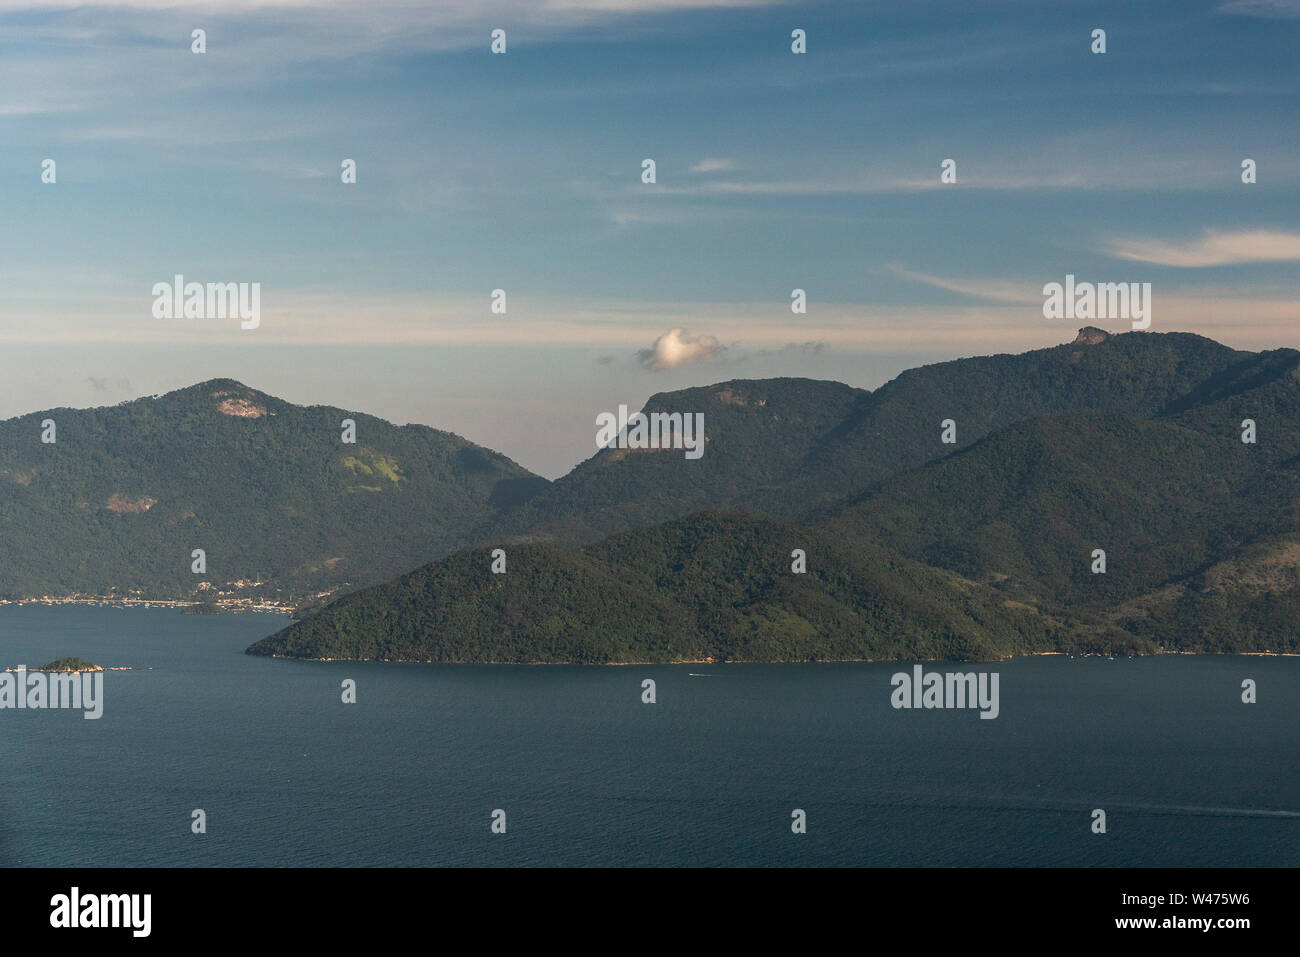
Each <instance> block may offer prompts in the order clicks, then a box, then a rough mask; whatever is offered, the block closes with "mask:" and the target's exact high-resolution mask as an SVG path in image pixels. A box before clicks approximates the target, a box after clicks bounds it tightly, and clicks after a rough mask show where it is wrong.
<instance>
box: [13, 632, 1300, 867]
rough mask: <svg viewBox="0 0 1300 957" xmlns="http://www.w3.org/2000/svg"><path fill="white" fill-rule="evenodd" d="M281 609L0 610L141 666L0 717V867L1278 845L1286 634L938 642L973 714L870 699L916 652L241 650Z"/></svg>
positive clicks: (784, 859) (897, 855)
mask: <svg viewBox="0 0 1300 957" xmlns="http://www.w3.org/2000/svg"><path fill="white" fill-rule="evenodd" d="M284 623H285V619H283V618H279V617H276V616H271V615H252V614H241V615H222V616H215V617H199V616H188V615H181V614H180V613H178V612H176V611H172V610H161V609H150V610H120V609H107V608H89V607H77V606H61V607H36V606H25V607H16V606H7V607H0V667H13V666H15V665H17V664H26V665H28V666H30V667H35V666H38V665H42V664H44V663H46V662H47V661H50V660H53V659H55V658H58V657H63V656H69V655H76V656H80V657H83V658H87V659H89V660H91V661H94V662H96V663H98V664H101V665H105V666H114V665H129V666H132V667H133V668H134V669H135V670H133V671H115V672H109V673H107V674H106V675H105V676H104V697H105V703H104V714H103V717H102V718H100V719H99V720H97V721H87V720H85V719H83V717H82V716H81V712H73V711H63V712H60V711H48V710H47V711H14V710H3V711H0V864H4V865H22V866H37V865H58V866H64V865H67V866H73V865H76V866H81V865H85V866H150V865H192V866H207V865H237V866H238V865H259V866H277V865H323V866H333V865H348V866H355V865H363V866H364V865H501V866H503V865H695V866H714V865H883V866H891V865H1143V866H1166V865H1169V866H1173V865H1208V866H1215V865H1225V866H1235V865H1253V866H1261V865H1262V866H1290V867H1295V866H1297V865H1300V659H1297V658H1260V657H1173V656H1170V657H1162V658H1158V659H1137V660H1127V659H1118V660H1114V661H1110V660H1106V659H1104V658H1100V659H1099V658H1090V659H1075V660H1071V659H1068V658H1064V657H1042V658H1034V659H1027V660H1018V661H1009V662H1001V663H999V664H981V665H963V666H960V669H961V670H992V671H997V672H998V673H999V674H1000V676H1001V678H1000V692H1001V701H1000V705H1001V714H1000V716H999V717H998V718H997V719H996V720H980V719H979V718H978V713H977V712H976V711H973V710H970V711H956V710H951V711H938V710H931V711H919V710H914V711H904V710H895V709H893V708H892V707H891V706H890V703H889V699H890V692H891V690H892V689H891V687H890V681H889V679H890V676H891V675H892V674H893V673H894V672H896V671H899V670H909V671H910V664H909V665H906V666H897V665H885V664H880V665H876V664H861V665H834V664H817V665H707V666H706V665H689V666H633V667H512V666H469V665H462V666H445V665H398V664H351V663H324V662H296V661H277V660H268V659H264V658H252V657H249V656H247V655H245V654H244V653H243V652H244V649H245V648H246V647H247V646H248V645H249V644H250V643H252V642H253V641H255V640H256V639H258V638H261V637H263V636H264V635H267V634H269V633H271V632H272V631H274V630H276V629H278V628H279V627H281V626H282V625H283V624H284ZM926 667H927V668H931V669H938V670H946V666H944V665H941V664H940V665H935V664H927V665H926ZM954 670H955V669H954ZM692 672H695V673H697V674H698V673H704V674H706V675H707V677H692V676H691V673H692ZM345 678H352V679H354V680H355V681H356V683H357V699H358V700H357V703H356V704H355V705H344V704H342V703H341V701H340V693H341V692H340V683H341V682H342V681H343V680H344V679H345ZM644 678H653V679H655V681H656V682H657V693H658V703H656V704H654V705H646V704H642V703H641V682H642V680H643V679H644ZM1244 678H1252V679H1254V680H1255V681H1256V683H1257V685H1258V689H1259V691H1258V695H1259V702H1258V703H1257V704H1253V705H1245V704H1242V703H1241V682H1242V680H1243V679H1244ZM195 808H202V809H203V810H204V811H205V812H206V813H207V826H208V830H207V833H206V834H204V835H195V834H192V833H191V832H190V820H191V817H190V814H191V811H192V810H193V809H195ZM497 808H500V809H503V810H505V812H506V823H507V832H506V834H504V835H495V834H492V833H491V831H490V827H489V825H490V823H491V814H492V812H493V810H494V809H497ZM795 808H801V809H803V810H805V811H806V813H807V821H808V831H807V834H803V835H795V834H792V833H791V829H790V821H791V811H792V810H793V809H795ZM1093 808H1103V809H1104V810H1105V811H1106V815H1107V831H1108V832H1107V833H1106V834H1104V835H1095V834H1092V833H1091V832H1090V829H1089V825H1090V821H1091V812H1092V809H1093Z"/></svg>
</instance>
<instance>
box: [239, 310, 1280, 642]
mask: <svg viewBox="0 0 1300 957" xmlns="http://www.w3.org/2000/svg"><path fill="white" fill-rule="evenodd" d="M1010 360H1015V361H1010ZM1298 368H1300V353H1296V352H1295V351H1293V350H1277V351H1274V352H1270V353H1260V354H1250V353H1239V352H1234V351H1232V350H1228V349H1225V348H1223V347H1222V346H1219V345H1217V344H1216V343H1212V342H1210V341H1209V340H1205V339H1202V338H1200V337H1196V336H1185V335H1164V336H1161V335H1151V336H1140V335H1125V336H1118V337H1107V336H1104V335H1099V334H1096V333H1095V332H1088V331H1086V330H1085V332H1084V333H1083V334H1081V336H1080V339H1079V340H1078V341H1077V342H1075V343H1072V344H1070V345H1069V346H1066V347H1062V348H1060V349H1056V350H1042V351H1040V352H1039V353H1029V354H1027V355H1026V356H1022V357H992V359H991V360H963V361H962V362H958V363H950V364H946V368H945V367H928V368H927V369H924V370H917V371H916V372H915V373H914V374H909V375H908V376H904V377H900V379H899V380H896V382H895V383H891V385H889V386H886V387H884V388H883V389H881V390H878V391H877V392H876V393H870V394H867V393H857V394H843V393H841V394H838V395H836V394H833V393H832V395H835V396H836V397H837V398H838V399H839V402H838V404H830V405H828V406H827V407H826V409H825V414H824V415H823V417H822V418H821V419H817V420H811V419H805V421H811V422H814V423H815V430H813V431H810V432H809V433H808V434H806V435H804V436H803V437H802V438H794V437H791V444H790V445H789V446H784V447H777V448H774V450H773V455H772V456H771V457H770V458H769V459H768V460H767V461H766V462H765V463H764V464H763V465H762V466H759V465H758V464H757V460H758V456H759V455H760V454H761V451H762V449H763V448H765V447H766V442H765V441H759V440H758V439H757V438H756V436H764V437H765V439H767V440H769V441H770V440H771V439H773V438H776V437H780V436H783V435H784V433H783V432H782V431H781V430H782V426H783V423H784V422H786V421H788V420H789V418H790V417H791V415H792V412H793V411H794V410H796V409H798V407H799V390H800V388H801V383H799V382H798V380H779V381H780V383H781V386H782V387H783V388H785V389H789V390H792V391H785V392H784V393H783V394H782V396H781V399H780V401H779V403H776V409H777V415H778V418H777V419H775V420H773V421H770V422H769V421H768V419H767V418H766V416H768V415H769V414H770V409H769V406H770V405H773V403H772V402H771V400H770V398H769V396H768V395H766V394H765V393H764V389H766V388H767V387H768V385H769V384H768V383H727V384H726V385H725V391H726V393H727V394H728V399H727V402H728V404H729V406H735V407H738V409H739V410H743V412H744V414H745V415H748V416H750V418H748V419H745V418H742V417H740V416H739V415H733V416H731V417H730V418H726V417H723V416H718V417H717V419H718V431H717V433H715V434H712V435H711V436H710V446H709V453H706V456H705V458H706V459H707V458H708V454H711V453H712V451H713V448H714V445H713V443H721V442H723V441H726V442H728V443H729V444H728V448H729V450H730V451H731V455H730V457H729V459H727V460H725V461H723V462H722V464H723V465H725V466H726V468H725V469H723V470H721V471H720V472H719V473H718V474H717V476H716V477H715V479H713V480H711V481H710V482H709V483H705V485H704V486H700V487H697V486H692V485H690V484H689V483H688V480H687V479H685V478H683V477H682V476H683V475H685V474H688V473H689V469H690V468H691V466H692V465H694V464H698V463H689V462H683V461H681V460H680V459H669V458H664V459H662V460H655V459H653V458H652V456H653V455H656V454H661V453H639V454H642V455H645V456H646V458H645V459H643V460H639V461H631V456H630V455H624V456H620V457H616V458H614V459H613V460H612V461H611V462H609V463H606V464H604V465H600V466H598V465H597V464H596V463H597V462H599V460H600V458H601V456H597V458H596V459H595V460H593V462H591V463H588V465H587V466H586V467H585V468H584V470H583V474H582V475H581V476H580V478H581V481H580V482H579V481H574V482H573V483H571V484H568V485H567V486H566V480H561V481H560V482H557V483H555V485H554V486H552V487H551V488H549V489H547V490H546V491H545V492H544V493H543V494H542V495H539V496H538V497H537V498H536V499H534V500H532V501H530V502H529V503H527V504H526V505H525V506H524V507H523V509H521V510H516V511H515V512H513V513H511V516H510V517H513V516H518V515H520V514H523V513H525V512H530V513H531V514H532V515H534V516H536V515H537V514H539V513H542V512H544V511H546V510H547V509H553V508H554V507H555V506H556V503H561V504H563V505H565V507H571V508H573V509H574V510H575V511H576V510H577V506H578V505H579V504H580V502H581V501H582V500H583V495H585V494H586V493H582V494H579V492H580V490H581V489H584V488H586V487H588V486H591V487H593V488H601V487H602V486H601V484H600V481H599V480H600V479H601V478H602V477H609V478H610V479H611V480H612V481H613V482H614V485H613V486H612V487H611V488H612V490H611V488H604V492H603V494H604V495H605V496H606V497H605V498H599V497H597V496H595V495H594V494H593V499H592V500H593V502H594V503H595V504H596V505H597V507H596V508H595V509H594V513H595V514H598V515H604V516H605V519H602V523H603V524H617V523H618V522H619V521H620V520H623V521H627V522H628V523H631V524H638V523H641V522H645V521H649V520H650V519H651V518H652V516H653V514H655V509H659V510H660V511H665V512H666V511H671V509H672V508H673V507H681V508H687V507H689V504H690V503H692V502H696V501H700V500H702V499H703V500H709V499H713V498H719V497H721V498H723V499H725V500H726V501H728V502H729V503H735V505H734V506H733V507H736V508H741V509H745V508H753V509H754V510H756V511H774V510H784V511H785V512H787V513H789V514H793V515H798V516H800V517H802V518H804V521H802V522H800V523H799V524H795V523H793V522H789V521H785V520H776V519H770V518H766V517H757V516H753V515H750V516H746V517H741V516H737V515H720V514H717V513H701V514H694V515H691V516H689V517H686V518H681V519H675V520H673V521H670V522H667V523H665V524H660V525H656V526H653V527H646V528H640V529H637V530H634V531H631V532H625V533H622V534H617V535H614V536H613V537H610V538H607V539H605V540H603V541H601V542H599V543H597V544H591V545H588V546H586V547H584V548H582V549H580V550H571V549H567V548H562V547H553V546H548V547H536V546H529V547H527V548H526V549H520V548H518V547H514V546H512V547H510V548H509V553H510V555H511V559H510V561H511V564H510V570H509V572H508V574H506V575H499V576H498V575H491V574H489V571H488V565H489V561H488V559H487V557H486V552H471V553H467V554H464V555H459V556H455V557H454V558H452V559H450V560H448V561H446V562H441V563H437V564H435V565H432V566H430V567H428V568H426V569H421V570H419V571H417V572H415V573H413V574H412V575H409V576H406V577H404V578H403V579H401V580H400V581H399V582H396V583H392V584H390V585H386V586H382V587H381V588H378V589H372V590H368V591H366V592H363V593H361V594H359V595H355V596H351V597H349V598H347V599H344V600H343V601H341V602H338V603H336V604H334V605H333V606H330V607H328V608H326V609H324V610H323V611H321V612H320V613H318V614H317V615H314V616H312V617H311V618H308V619H306V620H304V621H302V622H300V623H297V624H295V625H293V626H291V627H290V628H289V629H286V630H285V631H284V632H282V633H280V634H279V635H277V636H273V637H272V638H270V639H267V640H266V641H264V642H262V643H259V645H257V646H255V648H254V650H255V651H256V652H258V653H276V654H286V655H306V656H309V657H380V658H382V657H390V658H410V659H421V660H491V661H498V660H510V661H557V660H576V661H608V660H672V659H679V658H680V659H695V658H703V657H714V658H727V659H732V660H808V659H810V658H823V659H824V658H836V657H843V658H904V657H905V658H916V657H929V656H943V657H962V658H984V657H994V656H997V655H1002V654H1010V653H1016V652H1024V651H1029V650H1068V651H1080V650H1105V651H1107V652H1110V653H1115V652H1129V651H1150V650H1154V649H1156V648H1158V647H1163V648H1167V649H1179V650H1190V651H1247V650H1270V651H1275V650H1298V649H1300V635H1298V634H1297V632H1296V630H1295V627H1294V622H1295V620H1296V619H1295V611H1296V610H1297V607H1298V605H1300V602H1298V598H1300V595H1298V594H1297V591H1296V589H1297V579H1298V577H1300V576H1298V575H1297V571H1296V569H1297V567H1300V560H1297V559H1296V557H1295V556H1296V554H1297V553H1296V547H1295V541H1296V540H1297V537H1300V454H1297V452H1298V450H1300V374H1298V373H1297V369H1298ZM1017 376H1024V377H1025V381H1018V379H1017ZM904 380H910V381H907V382H905V381H904ZM711 388H712V389H713V390H719V389H723V388H724V387H711ZM808 391H809V392H810V394H811V392H812V390H811V389H809V390H808ZM823 394H825V393H823ZM738 397H741V398H743V400H744V401H743V403H742V402H740V401H738ZM764 400H766V401H764ZM665 401H666V400H665ZM688 401H693V402H695V403H696V404H699V403H701V402H708V401H710V392H709V390H705V392H704V393H703V394H698V393H697V394H696V395H694V396H692V397H690V399H689V400H688ZM667 404H668V407H670V408H674V409H683V410H684V408H683V406H682V405H679V404H676V403H675V402H674V403H667ZM1070 406H1073V408H1068V407H1070ZM1062 407H1067V408H1062ZM686 408H689V406H687V407H686ZM846 409H847V410H848V411H847V413H846V414H845V415H844V417H843V418H841V419H840V421H839V423H838V424H836V425H835V426H833V427H831V428H829V429H827V428H826V426H827V425H828V424H829V423H830V422H831V421H832V420H834V419H835V418H836V417H837V416H840V415H841V413H844V412H845V410H846ZM942 418H953V419H956V420H957V424H958V433H959V436H962V435H963V433H964V438H963V439H962V441H959V443H958V444H957V446H956V447H955V448H954V447H953V446H951V445H948V446H945V445H943V443H941V442H940V429H939V422H940V421H941V419H942ZM1246 419H1249V420H1251V422H1253V423H1254V428H1255V431H1256V441H1255V442H1253V443H1244V442H1243V441H1242V433H1243V420H1246ZM930 420H933V422H931V421H930ZM764 430H767V431H764ZM971 433H975V437H972V435H971ZM738 436H743V440H742V439H740V438H738ZM869 439H870V440H871V441H868V440H869ZM832 447H834V449H835V450H836V451H835V455H834V456H830V458H832V459H835V461H836V465H835V468H834V469H832V468H830V467H829V466H828V465H827V464H826V461H821V464H818V462H819V460H824V459H827V457H828V451H827V450H828V449H830V448H832ZM607 454H609V453H601V455H607ZM841 459H842V460H843V461H840V460H841ZM660 462H662V463H664V464H659V463H660ZM882 463H883V464H882ZM909 463H911V464H909ZM601 468H603V469H604V470H605V471H604V472H600V471H598V470H599V469H601ZM702 474H706V473H697V475H702ZM851 474H857V475H859V476H861V477H860V478H858V479H855V480H854V481H853V482H850V481H848V480H847V478H845V480H844V481H843V482H842V483H840V484H838V485H837V484H836V483H837V481H839V479H838V478H837V476H840V477H844V476H849V475H851ZM724 476H727V478H725V479H724ZM650 477H653V480H651V478H650ZM755 477H757V479H756V480H753V481H751V480H750V479H755ZM691 481H694V480H691ZM729 483H730V484H729ZM855 485H856V486H861V487H860V488H859V489H858V490H857V491H856V492H855V493H854V494H852V495H851V496H849V497H847V498H846V499H839V500H836V499H835V497H834V495H835V494H839V493H842V492H844V491H845V490H846V489H849V488H853V487H855ZM683 487H686V488H695V489H696V492H695V493H693V494H694V496H695V497H690V496H687V498H686V499H685V500H684V501H678V500H677V499H676V498H674V497H673V496H674V495H675V494H676V493H678V492H679V490H681V489H682V488H683ZM629 489H633V490H635V493H636V496H638V497H639V498H638V501H639V502H640V506H641V508H640V511H637V512H635V514H623V513H620V512H619V509H620V507H623V506H622V503H624V502H625V501H626V499H627V495H628V491H627V490H629ZM819 490H820V491H819ZM826 490H830V491H826ZM823 492H824V494H823ZM832 492H834V494H832ZM767 495H775V496H776V499H775V500H776V501H777V503H778V505H779V506H780V507H779V508H778V507H777V505H774V504H772V500H768V501H766V502H765V501H764V497H765V496H767ZM565 496H574V498H573V500H572V501H571V502H565V498H564V497H565ZM646 502H649V503H650V504H649V506H647V505H646ZM826 503H832V504H826ZM810 505H811V507H810ZM602 508H603V509H604V511H602ZM810 513H811V516H812V518H811V520H810V519H809V514H810ZM589 514H590V513H589ZM596 524H601V523H592V522H588V523H587V525H586V528H585V530H584V534H588V535H590V534H592V533H594V531H595V525H596ZM556 527H559V526H556V525H552V526H551V528H552V529H554V528H556ZM569 530H570V531H572V528H570V529H569ZM795 548H802V549H804V550H805V551H806V552H807V556H808V573H807V574H806V575H796V574H792V573H791V572H790V569H789V565H790V561H791V558H790V553H791V551H792V550H793V549H795ZM1096 549H1102V550H1104V551H1105V555H1106V568H1105V571H1104V572H1101V573H1098V572H1094V566H1095V561H1096V559H1095V557H1094V550H1096Z"/></svg>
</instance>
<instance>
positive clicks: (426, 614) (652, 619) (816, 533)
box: [249, 512, 1152, 663]
mask: <svg viewBox="0 0 1300 957" xmlns="http://www.w3.org/2000/svg"><path fill="white" fill-rule="evenodd" d="M796 548H800V549H803V550H804V552H805V553H806V555H807V572H806V573H804V574H795V573H794V572H793V571H792V569H791V565H792V560H791V557H790V556H791V552H792V551H793V550H794V549H796ZM491 564H492V561H491V557H490V554H489V552H487V551H480V550H473V551H469V552H463V553H461V554H458V555H456V556H454V557H452V558H449V559H445V560H443V561H440V562H436V563H434V564H432V565H430V566H428V567H426V568H422V569H420V570H418V571H416V572H413V573H411V574H409V575H405V576H402V577H401V578H399V579H398V580H396V581H394V582H390V583H388V584H385V585H381V586H378V587H375V588H370V589H366V590H364V591H362V592H359V593H357V594H353V595H349V596H346V597H344V598H342V599H340V600H339V601H337V602H336V603H334V604H333V605H331V606H330V607H328V608H326V609H325V610H323V611H321V612H318V613H317V614H315V615H312V616H311V617H309V618H307V619H305V620H303V621H301V622H297V623H295V624H293V625H291V626H289V627H288V628H286V629H284V630H283V631H281V632H279V633H277V634H275V635H272V636H271V637H269V638H266V639H264V640H262V641H260V642H258V643H257V644H255V645H254V646H253V647H252V648H250V649H249V652H250V653H251V654H261V655H272V654H274V655H283V656H292V657H308V658H362V659H380V660H404V661H484V662H519V663H523V662H585V663H605V662H622V661H700V660H704V659H707V658H712V659H715V660H725V661H816V660H823V661H825V660H841V659H861V658H917V657H922V658H929V657H961V658H981V659H993V658H998V657H1001V656H1004V655H1009V654H1013V653H1018V652H1026V651H1029V650H1032V649H1035V648H1045V647H1053V648H1056V647H1060V648H1069V649H1072V650H1075V651H1079V652H1085V651H1098V650H1105V649H1114V648H1116V647H1122V648H1125V649H1127V650H1132V651H1137V650H1151V647H1152V646H1151V645H1150V644H1149V643H1148V642H1143V641H1139V640H1133V639H1131V638H1130V637H1129V636H1127V635H1126V634H1124V633H1123V632H1121V631H1120V630H1119V629H1118V628H1115V627H1113V626H1111V625H1108V624H1105V623H1103V622H1100V621H1096V620H1084V619H1080V618H1077V617H1075V616H1071V615H1064V614H1061V613H1059V612H1056V611H1052V610H1042V609H1038V608H1035V607H1032V606H1029V605H1024V604H1020V603H1015V602H1013V603H1007V601H1006V600H1005V599H1004V597H1003V596H1001V595H999V594H998V593H997V592H996V591H995V590H993V589H990V588H988V587H985V586H981V585H979V584H977V583H975V582H971V581H967V580H964V579H962V578H960V577H959V576H956V575H953V574H951V573H948V572H943V571H940V570H937V569H932V568H927V567H925V566H924V565H921V564H919V563H915V562H911V561H908V560H906V559H902V558H899V557H898V556H896V555H892V554H890V553H889V552H888V551H886V550H884V549H882V548H879V547H875V546H867V545H866V543H863V542H857V543H853V544H852V545H850V544H849V543H846V542H844V541H843V540H842V539H841V538H840V537H839V536H837V535H834V534H827V533H826V532H825V531H824V530H814V529H807V528H800V527H798V526H795V525H791V524H788V523H782V522H776V521H772V520H769V519H762V518H755V517H752V516H741V515H733V514H729V513H721V512H704V513H700V514H697V515H693V516H691V517H690V518H687V519H682V520H679V521H676V522H670V523H667V524H664V525H659V526H656V527H654V528H650V529H639V530H636V531H632V532H626V533H624V534H622V535H618V536H615V537H613V538H611V539H609V540H607V541H605V542H601V543H599V544H596V545H591V546H587V547H585V548H582V549H565V548H558V547H554V546H539V545H526V546H520V547H517V548H511V549H510V550H509V551H508V552H507V565H506V572H505V573H504V574H494V573H493V572H492V571H491Z"/></svg>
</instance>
